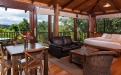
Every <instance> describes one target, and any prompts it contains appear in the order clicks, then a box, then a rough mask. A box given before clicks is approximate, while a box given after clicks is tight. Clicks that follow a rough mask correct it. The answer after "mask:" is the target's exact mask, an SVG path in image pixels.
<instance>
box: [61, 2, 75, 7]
mask: <svg viewBox="0 0 121 75" xmlns="http://www.w3.org/2000/svg"><path fill="white" fill-rule="evenodd" d="M73 1H74V0H70V1H69V2H68V3H66V4H65V5H63V6H62V9H64V8H65V7H66V6H68V5H69V4H71V3H72V2H73Z"/></svg>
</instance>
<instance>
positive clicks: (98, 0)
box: [90, 0, 100, 14]
mask: <svg viewBox="0 0 121 75" xmlns="http://www.w3.org/2000/svg"><path fill="white" fill-rule="evenodd" d="M99 2H100V0H97V2H96V4H95V5H94V6H93V8H92V9H91V11H90V14H91V13H92V12H93V11H94V9H95V8H96V7H97V5H98V3H99Z"/></svg>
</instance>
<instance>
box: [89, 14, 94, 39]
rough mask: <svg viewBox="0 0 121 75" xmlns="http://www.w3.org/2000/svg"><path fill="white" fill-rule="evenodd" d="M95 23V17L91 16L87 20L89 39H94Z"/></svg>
mask: <svg viewBox="0 0 121 75" xmlns="http://www.w3.org/2000/svg"><path fill="white" fill-rule="evenodd" d="M95 23H96V17H95V16H92V15H91V16H90V19H89V37H94V32H95Z"/></svg>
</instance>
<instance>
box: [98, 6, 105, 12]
mask: <svg viewBox="0 0 121 75" xmlns="http://www.w3.org/2000/svg"><path fill="white" fill-rule="evenodd" d="M98 7H99V8H100V9H101V10H102V11H103V12H104V13H106V11H105V10H104V9H103V8H102V7H101V6H100V5H98Z"/></svg>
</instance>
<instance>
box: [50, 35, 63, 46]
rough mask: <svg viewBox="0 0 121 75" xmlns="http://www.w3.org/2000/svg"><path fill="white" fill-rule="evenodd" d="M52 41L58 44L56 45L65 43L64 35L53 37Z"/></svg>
mask: <svg viewBox="0 0 121 75" xmlns="http://www.w3.org/2000/svg"><path fill="white" fill-rule="evenodd" d="M51 43H53V44H56V45H63V44H64V43H63V38H62V37H52V38H51Z"/></svg>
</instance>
